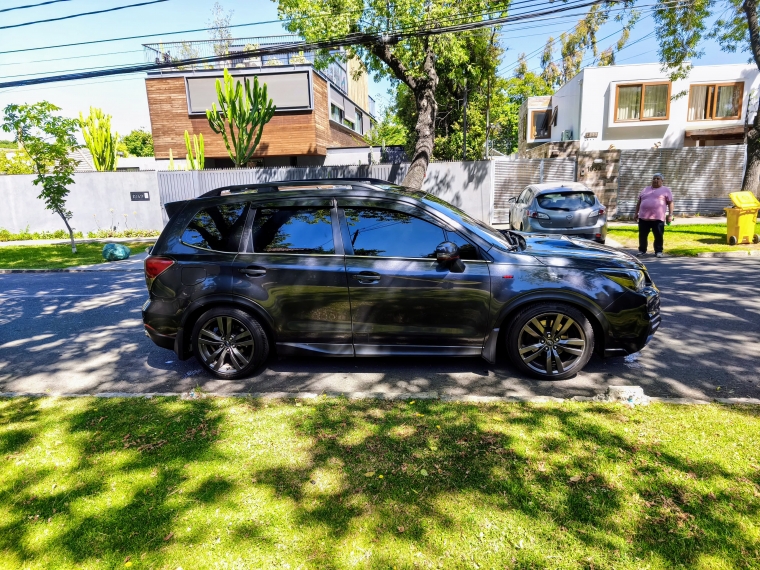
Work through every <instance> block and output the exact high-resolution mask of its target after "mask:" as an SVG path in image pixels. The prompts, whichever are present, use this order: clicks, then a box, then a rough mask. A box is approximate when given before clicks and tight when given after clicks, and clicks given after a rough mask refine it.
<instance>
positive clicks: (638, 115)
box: [615, 83, 670, 123]
mask: <svg viewBox="0 0 760 570" xmlns="http://www.w3.org/2000/svg"><path fill="white" fill-rule="evenodd" d="M669 113H670V83H636V84H632V85H618V86H617V90H616V92H615V122H616V123H623V122H627V121H656V120H660V119H667V118H668V116H669Z"/></svg>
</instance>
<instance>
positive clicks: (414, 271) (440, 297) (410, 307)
mask: <svg viewBox="0 0 760 570" xmlns="http://www.w3.org/2000/svg"><path fill="white" fill-rule="evenodd" d="M338 205H339V206H340V209H339V215H340V218H341V229H342V232H343V243H344V245H345V251H346V258H345V259H346V274H347V277H348V290H349V297H350V300H351V320H352V329H353V342H354V350H355V353H356V355H357V356H359V355H379V354H437V353H442V354H480V351H481V348H482V346H483V339H484V337H485V333H486V330H487V327H488V310H489V303H490V288H489V271H488V263H487V262H486V261H484V260H483V259H482V257H481V253H480V252H479V250H478V248H477V247H476V246H474V245H473V244H472V243H470V242H469V240H467V239H466V238H465V237H464V236H462V235H458V234H457V233H456V232H454V231H452V229H451V228H450V227H448V226H447V224H445V223H444V222H443V221H442V220H440V219H439V218H436V217H433V216H432V215H431V214H429V213H426V212H424V211H423V210H421V209H419V208H416V207H414V206H411V205H403V204H399V203H394V202H375V201H370V200H366V201H352V200H340V199H339V201H338ZM443 241H454V242H455V243H457V245H459V247H460V252H461V253H462V257H463V271H462V272H461V273H457V272H455V271H452V270H450V268H447V267H446V266H443V265H441V264H439V263H438V261H437V259H436V256H435V248H436V246H437V245H438V244H440V243H441V242H443Z"/></svg>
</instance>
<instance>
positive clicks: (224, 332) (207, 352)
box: [192, 307, 269, 380]
mask: <svg viewBox="0 0 760 570" xmlns="http://www.w3.org/2000/svg"><path fill="white" fill-rule="evenodd" d="M236 341H237V342H236ZM192 342H193V353H194V354H195V358H196V360H197V361H198V362H199V363H200V365H201V366H203V368H205V369H206V370H208V371H209V372H211V373H212V374H213V375H215V376H216V377H218V378H223V379H225V380H234V379H237V378H245V377H246V376H250V375H251V374H252V373H253V371H254V370H255V369H256V368H257V367H258V366H259V365H261V364H262V363H263V362H265V361H266V359H267V357H268V356H269V339H268V338H267V334H266V332H264V329H263V328H262V326H261V324H260V323H259V321H257V320H256V319H255V318H254V317H252V316H251V315H249V314H248V313H246V312H244V311H241V310H240V309H235V308H233V307H217V308H215V309H211V310H210V311H206V312H205V313H203V314H202V315H201V316H200V318H199V319H198V320H197V321H196V323H195V326H194V327H193V335H192Z"/></svg>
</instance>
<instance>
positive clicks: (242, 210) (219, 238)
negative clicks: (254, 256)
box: [181, 203, 248, 253]
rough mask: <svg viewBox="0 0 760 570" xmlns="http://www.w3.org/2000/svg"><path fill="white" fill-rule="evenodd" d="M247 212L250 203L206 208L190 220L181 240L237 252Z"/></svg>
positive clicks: (194, 244)
mask: <svg viewBox="0 0 760 570" xmlns="http://www.w3.org/2000/svg"><path fill="white" fill-rule="evenodd" d="M247 213H248V203H237V204H219V205H218V206H212V207H210V208H204V209H203V210H201V211H200V212H198V213H197V214H195V216H194V217H193V219H192V220H190V223H189V224H188V225H187V228H185V231H184V232H183V234H182V238H181V241H182V243H184V244H186V245H191V246H193V247H200V248H203V249H212V250H214V251H227V252H231V253H237V251H238V248H239V246H240V236H241V235H242V234H243V226H244V225H245V218H246V215H247Z"/></svg>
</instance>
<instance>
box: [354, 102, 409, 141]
mask: <svg viewBox="0 0 760 570" xmlns="http://www.w3.org/2000/svg"><path fill="white" fill-rule="evenodd" d="M407 137H408V130H407V128H406V127H405V126H404V125H403V124H402V123H401V122H400V121H399V118H398V116H396V115H395V114H394V113H393V111H392V110H391V108H390V107H389V106H386V107H385V108H384V109H383V116H382V118H381V119H380V120H379V121H378V122H377V123H375V124H374V125H372V128H371V129H370V131H369V132H368V133H367V134H365V135H364V140H366V141H367V142H368V143H369V144H370V145H372V146H379V147H386V146H399V145H400V146H403V145H405V144H406V141H407Z"/></svg>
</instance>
